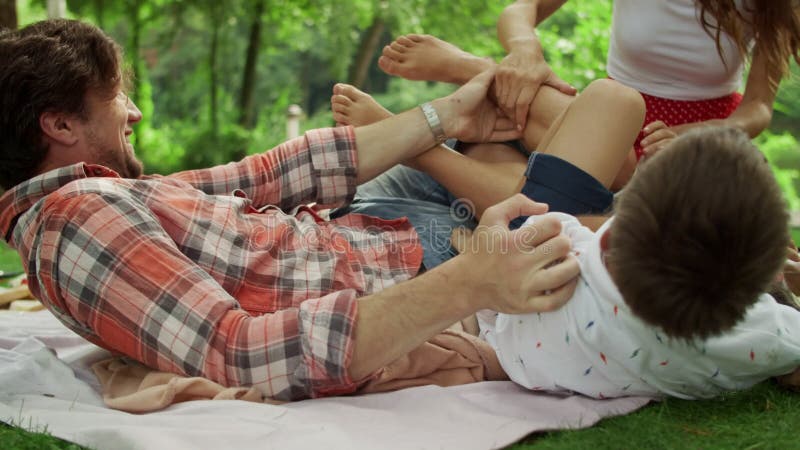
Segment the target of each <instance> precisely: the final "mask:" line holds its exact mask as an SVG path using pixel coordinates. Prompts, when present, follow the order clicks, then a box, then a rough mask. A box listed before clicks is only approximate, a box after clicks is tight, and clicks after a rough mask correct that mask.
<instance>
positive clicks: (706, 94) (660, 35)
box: [607, 0, 749, 100]
mask: <svg viewBox="0 0 800 450" xmlns="http://www.w3.org/2000/svg"><path fill="white" fill-rule="evenodd" d="M743 1H744V0H737V5H738V7H739V9H740V11H742V12H743V14H744V15H745V17H748V16H749V13H748V12H747V10H746V8H745V7H744V6H743V4H742V2H743ZM706 18H707V20H708V21H709V22H710V23H711V24H712V25H715V24H716V21H715V20H714V18H713V17H712V16H711V15H710V14H706ZM746 32H748V33H749V31H746ZM712 33H713V29H712ZM720 45H721V48H722V54H723V55H724V57H725V59H724V60H725V62H724V63H723V60H722V58H720V56H719V54H718V53H717V47H716V42H715V41H714V38H713V37H712V36H710V35H709V34H708V33H707V32H706V30H705V29H704V28H703V25H702V22H701V21H700V8H699V6H696V5H695V2H694V0H614V16H613V22H612V29H611V42H610V44H609V49H608V62H607V72H608V75H609V76H610V77H611V78H613V79H615V80H617V81H619V82H621V83H622V84H624V85H626V86H630V87H632V88H634V89H636V90H638V91H639V92H643V93H645V94H649V95H654V96H656V97H663V98H668V99H672V100H704V99H711V98H717V97H723V96H725V95H728V94H731V93H733V92H735V91H737V90H738V89H739V88H740V86H741V83H742V70H743V68H744V62H743V60H742V57H741V55H740V54H739V50H738V48H737V46H736V43H735V42H734V41H733V39H732V38H731V37H730V36H729V35H728V34H727V33H722V35H721V38H720Z"/></svg>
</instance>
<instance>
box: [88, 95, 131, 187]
mask: <svg viewBox="0 0 800 450" xmlns="http://www.w3.org/2000/svg"><path fill="white" fill-rule="evenodd" d="M86 107H87V110H88V118H87V119H86V120H85V121H82V122H81V139H82V141H83V144H84V145H83V146H82V147H83V152H84V153H85V154H84V155H82V156H83V160H84V161H86V162H87V163H90V164H101V165H103V166H106V167H108V168H110V169H113V170H114V171H116V172H117V173H119V174H120V176H122V177H123V178H138V177H139V176H140V175H141V174H142V163H141V161H139V160H138V159H136V155H135V153H134V149H133V145H131V143H130V136H131V134H133V128H132V127H133V125H134V124H135V123H137V122H139V121H140V120H142V112H141V111H139V108H137V107H136V105H135V104H133V102H132V101H131V100H130V98H128V96H127V95H126V94H125V93H124V92H122V91H121V90H117V91H115V92H114V93H112V94H111V95H99V94H97V93H95V92H89V93H88V94H87V95H86Z"/></svg>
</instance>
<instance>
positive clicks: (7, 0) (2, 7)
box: [0, 0, 17, 30]
mask: <svg viewBox="0 0 800 450" xmlns="http://www.w3.org/2000/svg"><path fill="white" fill-rule="evenodd" d="M0 28H11V29H12V30H16V29H17V1H16V0H0Z"/></svg>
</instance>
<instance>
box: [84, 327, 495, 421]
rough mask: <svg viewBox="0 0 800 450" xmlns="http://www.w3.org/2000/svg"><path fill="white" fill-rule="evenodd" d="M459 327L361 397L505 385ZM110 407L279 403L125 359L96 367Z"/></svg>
mask: <svg viewBox="0 0 800 450" xmlns="http://www.w3.org/2000/svg"><path fill="white" fill-rule="evenodd" d="M462 330H463V328H462V327H461V324H460V323H459V324H455V325H454V326H453V327H451V328H450V329H448V330H445V331H443V332H441V333H439V334H438V335H436V336H434V337H433V338H432V339H430V340H428V341H427V342H425V343H424V344H422V345H421V346H419V347H418V348H417V349H415V350H414V351H412V352H411V353H409V354H408V355H406V356H404V357H402V358H400V359H398V360H397V361H395V362H393V363H391V364H389V365H388V366H386V367H385V368H384V369H382V370H380V371H379V372H378V373H377V374H376V375H375V376H374V377H373V378H372V379H371V380H369V381H367V382H366V383H365V384H364V385H363V386H362V387H361V388H360V389H359V390H358V392H357V394H366V393H373V392H386V391H394V390H398V389H402V388H408V387H414V386H422V385H428V384H435V385H439V386H455V385H459V384H467V383H475V382H478V381H485V380H506V379H507V378H506V375H505V372H503V369H502V368H501V367H500V362H499V361H498V359H497V356H496V355H495V353H494V350H493V349H492V348H491V346H489V344H487V343H486V342H484V341H482V340H480V339H478V338H477V337H475V336H472V335H471V334H468V333H465V332H463V331H462ZM92 370H94V373H95V375H96V376H97V378H98V380H99V381H100V384H101V386H102V390H103V400H104V401H105V403H106V405H108V406H109V407H110V408H114V409H118V410H122V411H127V412H132V413H145V412H152V411H158V410H160V409H163V408H166V407H167V406H169V405H171V404H173V403H180V402H185V401H189V400H247V401H251V402H266V403H273V404H277V403H280V402H277V401H274V400H271V399H267V398H264V397H263V396H262V394H261V392H260V391H258V390H257V389H255V388H252V387H251V388H246V387H227V388H226V387H225V386H222V385H220V384H219V383H215V382H213V381H211V380H208V379H205V378H200V377H182V376H180V375H175V374H172V373H166V372H159V371H156V370H153V369H150V368H147V367H145V366H143V365H141V364H139V363H136V362H131V361H128V360H125V359H122V358H111V359H107V360H105V361H100V362H98V363H95V364H94V365H93V366H92Z"/></svg>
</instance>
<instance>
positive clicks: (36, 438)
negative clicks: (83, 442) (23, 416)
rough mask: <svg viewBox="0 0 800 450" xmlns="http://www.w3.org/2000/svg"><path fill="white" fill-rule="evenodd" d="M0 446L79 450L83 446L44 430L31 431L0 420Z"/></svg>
mask: <svg viewBox="0 0 800 450" xmlns="http://www.w3.org/2000/svg"><path fill="white" fill-rule="evenodd" d="M0 448H2V449H3V450H48V449H53V450H55V449H63V450H81V449H84V448H85V447H81V446H80V445H77V444H73V443H71V442H67V441H64V440H62V439H58V438H55V437H53V436H51V435H49V434H47V431H46V430H44V432H43V433H32V432H29V431H25V430H23V429H20V428H17V427H12V426H9V425H6V424H5V423H2V422H0Z"/></svg>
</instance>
